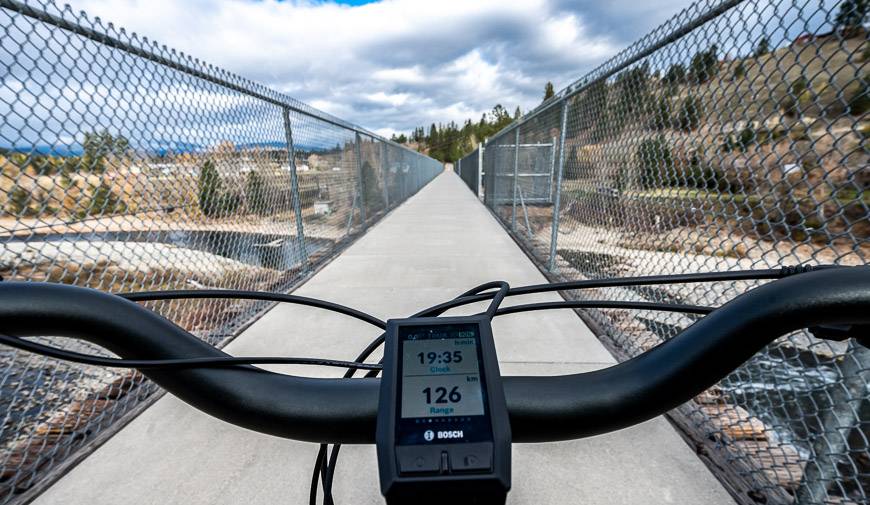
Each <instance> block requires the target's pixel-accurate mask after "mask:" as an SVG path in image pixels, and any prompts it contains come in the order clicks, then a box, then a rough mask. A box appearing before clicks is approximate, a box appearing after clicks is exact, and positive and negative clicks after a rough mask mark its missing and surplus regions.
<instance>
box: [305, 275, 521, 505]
mask: <svg viewBox="0 0 870 505" xmlns="http://www.w3.org/2000/svg"><path fill="white" fill-rule="evenodd" d="M494 287H498V288H499V291H498V292H497V293H493V297H495V295H498V294H500V293H502V291H505V293H504V295H503V296H502V297H501V298H502V299H504V296H506V295H507V293H508V292H509V290H510V286H509V285H508V284H507V283H506V282H503V281H492V282H485V283H483V284H480V285H478V286H475V287H473V288H471V289H469V290H468V291H466V292H464V293H462V294H460V295H459V296H457V297H456V298H454V300H459V299H461V298H465V297H468V296H471V295H476V294H478V293H480V292H481V291H486V290H487V289H492V288H494ZM505 288H506V289H505ZM493 301H494V300H493ZM442 305H444V304H443V303H442V304H438V305H434V306H432V307H429V308H428V309H424V310H421V311H419V312H417V313H416V314H414V315H413V316H411V317H435V316H439V315H441V314H442V313H443V312H444V311H445V310H446V309H441V306H442ZM491 306H492V305H490V307H491ZM495 308H496V309H498V305H496V306H495ZM491 318H492V316H491V317H490V319H491ZM385 338H386V333H381V334H380V335H378V336H377V338H375V339H374V340H372V341H371V342H369V344H368V345H367V346H366V348H365V349H363V351H362V352H361V353H360V354H359V356H357V358H356V361H358V362H362V361H365V360H366V359H368V357H369V356H371V354H372V353H373V352H375V351H376V350H377V349H378V347H380V346H381V344H383V343H384V339H385ZM354 373H355V370H348V371H347V372H345V374H344V378H345V379H349V378H351V377H353V375H354ZM375 375H377V373H376V372H369V374H367V375H366V376H367V377H369V376H371V377H373V376H375ZM340 450H341V444H335V445H333V446H332V454H334V455H335V456H334V457H333V456H332V455H329V458H328V460H327V454H328V452H329V446H328V445H327V444H320V448H319V450H318V451H317V458H316V460H315V463H314V471H313V473H312V476H311V489H310V491H309V504H310V505H317V485H318V484H317V483H318V481H319V480H321V477H322V480H323V482H322V483H323V503H324V505H334V501H333V497H332V476H333V475H334V474H335V465H336V464H337V463H338V451H340ZM324 463H326V466H325V467H324Z"/></svg>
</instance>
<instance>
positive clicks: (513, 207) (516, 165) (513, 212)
mask: <svg viewBox="0 0 870 505" xmlns="http://www.w3.org/2000/svg"><path fill="white" fill-rule="evenodd" d="M519 164H520V127H519V126H517V131H516V133H515V134H514V197H513V204H512V205H511V231H513V232H516V231H517V184H518V183H519V181H518V180H517V179H518V178H519V168H520V166H519Z"/></svg>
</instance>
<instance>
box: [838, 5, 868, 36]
mask: <svg viewBox="0 0 870 505" xmlns="http://www.w3.org/2000/svg"><path fill="white" fill-rule="evenodd" d="M868 8H870V0H843V2H842V3H841V4H840V12H838V13H837V17H836V18H835V19H834V22H835V23H837V30H838V31H840V32H841V33H843V34H844V35H845V36H846V37H852V36H855V35H857V34H858V33H860V31H861V29H862V28H863V27H864V23H866V22H867V11H868Z"/></svg>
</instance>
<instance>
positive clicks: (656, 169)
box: [637, 136, 674, 188]
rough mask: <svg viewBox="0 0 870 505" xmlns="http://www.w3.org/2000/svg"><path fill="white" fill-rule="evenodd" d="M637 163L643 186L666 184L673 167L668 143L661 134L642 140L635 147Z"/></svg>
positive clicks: (650, 186) (651, 186)
mask: <svg viewBox="0 0 870 505" xmlns="http://www.w3.org/2000/svg"><path fill="white" fill-rule="evenodd" d="M637 163H638V166H639V167H640V173H641V184H642V185H643V187H644V188H653V187H656V186H661V185H662V184H667V181H669V180H670V175H669V174H670V173H671V172H672V171H673V167H674V158H673V154H672V153H671V147H670V145H668V142H667V141H666V140H665V138H664V137H662V136H659V137H657V138H654V139H646V140H644V141H643V142H641V144H640V146H639V147H638V149H637Z"/></svg>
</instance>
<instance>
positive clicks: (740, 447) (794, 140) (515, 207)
mask: <svg viewBox="0 0 870 505" xmlns="http://www.w3.org/2000/svg"><path fill="white" fill-rule="evenodd" d="M867 10H868V4H867V2H861V1H852V0H846V1H843V2H826V1H823V2H815V3H811V4H810V3H803V2H788V1H772V2H766V1H765V2H761V1H745V2H741V1H730V2H724V3H717V2H711V1H701V2H698V3H696V4H694V5H692V6H691V7H689V8H687V9H686V10H684V11H682V12H681V13H680V14H679V15H677V16H676V17H674V18H673V19H671V20H670V21H668V22H667V23H665V24H664V25H663V26H661V27H660V28H658V29H656V30H655V31H653V32H652V33H650V34H649V35H647V36H645V37H644V38H642V39H641V40H640V41H639V42H637V43H635V44H634V45H632V46H631V47H629V48H628V49H626V50H625V51H624V52H622V53H620V54H619V55H617V56H616V57H614V58H613V59H612V60H610V61H608V62H606V63H604V64H603V65H602V66H601V67H599V68H598V69H596V70H594V71H593V72H592V73H590V74H589V75H587V76H585V77H583V78H582V79H580V80H579V81H577V82H576V83H575V84H573V85H572V86H570V87H569V88H567V89H566V90H564V91H563V92H561V93H559V94H558V95H557V96H556V97H554V98H553V99H552V100H549V101H547V102H545V103H543V104H542V105H541V106H539V107H538V108H537V109H536V110H534V111H532V112H531V113H529V114H528V115H527V116H526V117H524V118H522V119H521V120H520V121H518V122H515V124H514V125H512V126H511V127H509V128H507V129H506V130H505V131H503V132H501V133H500V134H498V135H497V136H495V137H494V138H492V139H491V140H490V141H489V142H487V144H486V145H485V146H484V148H483V156H484V160H483V166H484V167H485V173H486V178H485V181H486V184H485V195H484V202H485V203H486V205H487V206H488V207H490V208H491V209H492V211H493V212H494V213H495V214H496V216H498V217H499V218H500V219H501V220H502V222H503V223H504V225H505V226H506V228H508V229H509V230H511V231H512V232H513V234H514V236H515V238H516V239H517V240H518V241H519V242H520V243H521V244H522V245H523V246H524V247H525V248H526V249H527V251H528V252H529V253H530V254H531V255H532V256H533V257H534V258H536V259H537V260H539V261H540V263H541V265H542V266H546V267H549V268H550V275H551V277H552V278H554V279H585V278H592V279H594V278H601V277H611V276H636V275H650V274H663V273H689V272H705V271H714V270H717V271H718V270H733V269H745V268H768V267H778V266H784V265H793V264H798V263H800V264H830V263H835V264H841V265H862V264H866V263H867V259H868V256H870V242H868V237H870V221H868V216H870V213H868V207H870V168H868V160H870V145H868V137H870V121H868V119H870V118H868V115H867V111H868V108H870V96H868V91H867V89H868V73H867V60H868V58H870V44H868V40H867V39H868V37H867V34H868V30H867V28H868V24H867ZM552 138H557V139H558V140H557V142H558V145H557V146H556V149H555V157H556V169H555V170H554V172H553V173H554V181H555V184H554V192H555V197H554V199H553V200H552V201H551V202H542V203H539V204H532V205H529V204H528V203H527V204H526V205H523V204H522V202H521V201H520V199H519V195H518V194H517V193H516V192H515V191H514V188H515V187H516V186H517V185H518V184H519V185H522V182H521V181H520V182H517V181H518V180H520V179H521V177H514V174H516V173H520V174H521V173H522V171H523V169H524V167H523V163H545V162H546V159H545V156H547V153H545V152H544V151H539V152H538V153H537V154H536V156H537V157H538V159H537V160H536V161H523V159H522V158H518V159H516V161H515V157H514V152H513V149H512V148H510V146H513V145H515V144H516V143H517V141H519V143H520V144H521V145H522V144H523V143H546V142H551V140H550V139H552ZM515 163H516V165H515ZM463 164H465V160H463ZM554 209H556V210H557V212H554ZM757 285H758V284H757V283H749V282H736V283H712V284H706V285H684V286H674V287H670V286H668V287H655V288H649V287H644V288H620V289H600V290H597V291H594V292H588V291H587V292H582V293H581V292H575V293H571V296H574V297H576V298H578V299H582V298H588V299H593V298H606V299H614V298H619V299H625V300H634V301H651V302H680V303H690V304H700V305H718V304H721V303H723V302H725V301H727V300H729V299H731V298H733V297H734V296H736V295H738V294H740V293H742V292H744V291H746V290H748V289H750V288H753V287H755V286H757ZM583 315H584V317H585V318H586V319H587V320H588V321H590V322H591V323H594V325H595V326H597V327H598V329H599V330H600V338H601V339H602V341H603V342H604V343H605V345H606V346H607V347H608V348H609V349H610V350H611V351H612V352H613V353H614V354H615V355H616V356H617V357H618V358H619V359H621V360H623V359H627V358H630V357H632V356H636V355H637V354H639V353H642V352H643V351H645V350H647V349H649V348H651V347H652V346H655V345H657V344H659V343H661V342H663V341H665V340H667V339H669V338H671V337H673V336H674V335H676V334H677V333H678V332H679V331H681V330H682V329H683V328H685V327H687V326H688V325H690V324H692V322H693V321H694V318H693V317H690V316H683V315H677V314H670V313H669V314H661V313H654V312H649V311H625V310H596V311H586V312H584V313H583ZM868 384H870V351H868V350H867V349H865V348H863V347H861V346H859V345H856V344H854V343H848V342H842V343H841V342H828V341H821V340H818V339H816V338H814V337H813V336H812V335H810V334H809V333H806V332H798V333H795V334H792V335H788V336H784V337H782V338H780V339H778V340H777V341H775V342H774V343H773V344H771V345H770V346H768V347H767V348H765V349H764V350H763V351H762V352H759V353H758V354H756V355H755V356H754V357H753V358H752V359H751V360H750V361H749V362H747V363H746V364H745V365H744V366H742V367H741V368H740V369H738V370H736V371H735V372H734V373H732V374H731V375H729V376H728V377H727V378H725V379H724V380H723V381H722V382H721V383H720V384H718V385H717V386H715V387H713V388H711V389H710V390H708V391H706V392H705V393H704V394H702V395H700V396H698V397H697V398H696V399H695V400H694V401H692V402H689V403H687V404H685V405H683V406H681V407H680V408H678V409H676V410H675V411H673V412H672V413H671V414H670V417H671V419H672V420H673V421H674V422H675V423H676V424H677V425H678V426H680V427H681V429H682V430H683V431H684V432H685V433H687V434H688V435H689V437H690V438H691V439H693V441H694V442H695V443H696V447H697V448H698V450H699V453H701V454H702V456H703V457H704V459H705V460H706V461H707V462H708V463H709V464H710V465H711V467H712V468H713V470H714V472H715V473H716V474H717V475H718V476H719V477H720V478H721V479H722V480H723V482H724V483H725V484H726V485H727V487H728V488H729V489H730V490H731V491H732V493H733V494H734V495H735V496H736V497H737V498H738V500H739V501H740V502H743V503H856V504H857V503H868V501H870V498H868V495H870V452H868V438H870V415H868V414H870V402H868V399H870V394H868Z"/></svg>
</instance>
